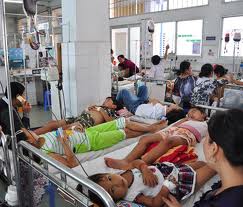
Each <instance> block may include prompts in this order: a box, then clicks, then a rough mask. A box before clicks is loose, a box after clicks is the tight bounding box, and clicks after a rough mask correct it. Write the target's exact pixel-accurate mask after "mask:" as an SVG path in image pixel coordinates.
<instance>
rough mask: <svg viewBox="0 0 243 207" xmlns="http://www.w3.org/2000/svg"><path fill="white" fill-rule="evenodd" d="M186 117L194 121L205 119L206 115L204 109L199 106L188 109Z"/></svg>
mask: <svg viewBox="0 0 243 207" xmlns="http://www.w3.org/2000/svg"><path fill="white" fill-rule="evenodd" d="M187 117H188V118H190V119H193V120H195V121H205V120H206V117H207V115H206V113H205V111H204V109H202V108H199V107H193V108H191V109H190V110H189V111H188V114H187Z"/></svg>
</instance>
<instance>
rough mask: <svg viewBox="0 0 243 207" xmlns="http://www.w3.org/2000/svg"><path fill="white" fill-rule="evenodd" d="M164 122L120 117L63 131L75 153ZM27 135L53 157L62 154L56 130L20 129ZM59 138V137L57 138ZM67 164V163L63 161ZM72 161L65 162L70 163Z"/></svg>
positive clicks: (105, 145) (156, 127) (107, 144)
mask: <svg viewBox="0 0 243 207" xmlns="http://www.w3.org/2000/svg"><path fill="white" fill-rule="evenodd" d="M165 126H166V123H165V122H164V121H161V122H160V123H156V124H153V125H143V124H139V123H135V122H129V121H127V120H126V119H125V118H123V117H121V118H119V119H117V120H114V121H111V122H107V123H104V124H100V125H97V126H94V127H90V128H87V129H85V130H84V129H83V127H82V126H81V125H80V124H78V125H76V126H75V125H73V126H72V127H71V128H69V130H66V131H64V132H65V133H66V134H67V135H68V144H67V145H68V146H69V147H70V149H71V150H72V151H73V152H75V153H83V152H87V151H96V150H101V149H105V148H108V147H111V146H113V145H115V144H117V143H118V142H120V141H122V140H124V139H126V138H133V137H137V136H139V135H142V134H144V133H146V132H151V133H153V132H156V131H159V130H160V129H161V128H164V127H165ZM22 130H23V132H24V134H25V135H26V137H27V141H28V142H29V143H31V144H32V145H34V146H35V147H37V148H39V149H41V150H43V151H44V152H47V153H51V154H54V155H52V156H53V157H55V158H56V157H57V156H58V155H63V153H64V147H62V143H61V142H59V141H58V139H57V138H58V137H59V133H58V131H51V132H48V133H45V134H42V135H37V134H36V133H35V132H32V131H28V130H26V129H22ZM59 140H60V139H59ZM65 164H67V163H65ZM72 164H73V163H69V164H67V165H68V166H69V165H72Z"/></svg>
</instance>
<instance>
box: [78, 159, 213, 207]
mask: <svg viewBox="0 0 243 207" xmlns="http://www.w3.org/2000/svg"><path fill="white" fill-rule="evenodd" d="M131 166H132V168H131V170H128V171H125V172H123V173H122V174H120V175H118V174H96V175H93V176H90V177H89V179H91V180H92V181H93V182H95V183H97V184H98V185H100V186H101V187H103V188H104V189H105V190H106V191H107V192H108V193H109V194H110V196H111V197H112V198H113V199H114V201H119V200H121V199H124V200H127V201H131V202H136V203H139V204H142V205H145V206H147V207H162V206H164V202H163V197H168V195H169V194H170V193H171V194H173V195H174V196H176V197H177V199H178V200H181V199H186V198H187V197H189V196H190V195H192V194H193V193H194V192H195V191H196V190H198V189H200V187H201V186H202V185H204V184H205V183H206V182H207V181H208V180H209V179H210V178H211V177H213V176H214V175H215V172H214V171H213V170H212V169H211V168H209V167H208V166H207V165H205V163H203V162H195V163H193V164H191V165H178V166H175V165H174V164H172V163H168V162H165V163H160V164H157V165H154V166H149V167H148V166H147V165H146V164H145V162H143V161H142V160H135V161H132V162H131ZM77 190H79V191H81V192H82V186H80V185H78V186H77ZM90 194H92V193H90ZM90 197H93V198H94V197H95V196H93V195H90ZM93 202H95V203H97V204H98V205H99V206H103V205H102V204H101V203H100V202H99V199H98V198H94V201H93Z"/></svg>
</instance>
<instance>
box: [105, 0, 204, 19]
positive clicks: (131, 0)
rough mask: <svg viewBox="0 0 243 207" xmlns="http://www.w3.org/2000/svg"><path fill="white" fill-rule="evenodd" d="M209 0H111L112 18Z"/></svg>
mask: <svg viewBox="0 0 243 207" xmlns="http://www.w3.org/2000/svg"><path fill="white" fill-rule="evenodd" d="M207 4H208V0H110V3H109V9H110V18H115V17H122V16H132V15H137V14H144V13H150V12H158V11H165V10H168V9H169V10H172V9H180V8H187V7H196V6H203V5H207Z"/></svg>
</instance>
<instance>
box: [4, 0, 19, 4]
mask: <svg viewBox="0 0 243 207" xmlns="http://www.w3.org/2000/svg"><path fill="white" fill-rule="evenodd" d="M4 2H5V3H13V4H23V0H4Z"/></svg>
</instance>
